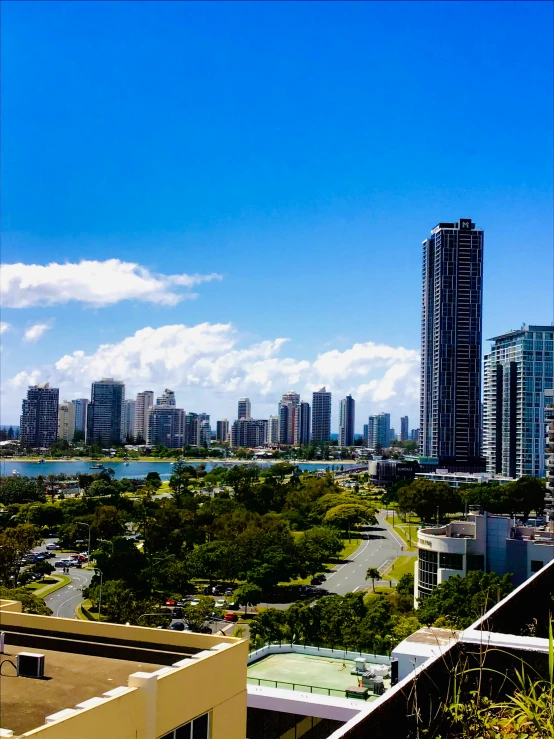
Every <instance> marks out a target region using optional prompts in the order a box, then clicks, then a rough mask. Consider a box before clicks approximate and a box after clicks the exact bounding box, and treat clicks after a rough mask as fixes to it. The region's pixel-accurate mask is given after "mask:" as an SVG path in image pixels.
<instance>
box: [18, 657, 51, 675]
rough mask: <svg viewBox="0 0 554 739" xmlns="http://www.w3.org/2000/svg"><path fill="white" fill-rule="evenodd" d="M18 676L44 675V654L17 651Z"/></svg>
mask: <svg viewBox="0 0 554 739" xmlns="http://www.w3.org/2000/svg"><path fill="white" fill-rule="evenodd" d="M17 675H18V677H34V678H41V677H44V654H36V653H35V652H19V654H18V655H17Z"/></svg>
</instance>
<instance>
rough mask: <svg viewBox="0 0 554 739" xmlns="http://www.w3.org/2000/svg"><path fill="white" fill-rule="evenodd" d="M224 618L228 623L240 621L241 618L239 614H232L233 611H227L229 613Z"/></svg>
mask: <svg viewBox="0 0 554 739" xmlns="http://www.w3.org/2000/svg"><path fill="white" fill-rule="evenodd" d="M223 618H224V619H225V620H226V621H238V620H239V617H238V616H237V614H236V613H232V612H231V611H227V613H226V614H225V616H223Z"/></svg>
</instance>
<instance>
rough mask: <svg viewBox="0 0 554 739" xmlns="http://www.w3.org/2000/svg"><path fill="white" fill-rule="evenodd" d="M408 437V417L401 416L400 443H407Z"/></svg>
mask: <svg viewBox="0 0 554 739" xmlns="http://www.w3.org/2000/svg"><path fill="white" fill-rule="evenodd" d="M409 438H410V436H409V421H408V416H402V418H401V419H400V441H408V440H409Z"/></svg>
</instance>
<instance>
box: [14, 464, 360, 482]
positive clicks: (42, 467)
mask: <svg viewBox="0 0 554 739" xmlns="http://www.w3.org/2000/svg"><path fill="white" fill-rule="evenodd" d="M93 464H95V463H94V462H91V461H76V462H49V461H46V462H43V463H41V464H39V463H38V462H15V461H13V460H11V459H3V460H2V465H1V469H2V475H5V476H11V475H12V474H13V472H14V471H15V472H17V473H19V474H20V475H21V477H37V475H44V476H47V475H60V474H61V473H62V472H63V473H65V474H66V475H67V476H68V477H71V478H74V477H75V476H76V475H85V474H94V473H95V472H99V471H100V470H97V469H96V470H94V469H91V467H92V465H93ZM187 464H190V465H192V466H193V467H196V466H198V465H199V464H205V465H206V471H207V472H209V471H210V470H211V469H213V468H214V467H220V466H221V464H222V463H221V462H213V463H212V462H205V463H202V462H194V461H190V462H189V461H187ZM232 464H244V462H239V461H237V462H228V463H227V465H232ZM256 464H257V466H258V467H269V466H270V465H271V464H273V463H272V462H257V463H256ZM351 464H352V463H349V464H348V463H347V464H343V463H341V462H338V463H336V464H332V465H329V464H326V465H322V463H321V462H301V463H298V467H300V469H301V470H304V471H307V470H317V469H320V468H325V469H328V470H331V471H333V470H341V469H348V468H349V467H350V466H351ZM103 465H104V467H105V468H107V467H111V468H112V469H113V470H114V472H115V479H116V480H121V479H122V478H123V477H133V478H136V479H141V478H143V477H146V475H147V474H148V473H149V472H152V471H154V470H155V471H156V472H159V473H160V477H161V478H162V480H168V479H169V478H170V476H171V471H172V462H156V461H152V462H129V463H128V464H125V463H124V462H120V461H115V460H111V461H109V462H103Z"/></svg>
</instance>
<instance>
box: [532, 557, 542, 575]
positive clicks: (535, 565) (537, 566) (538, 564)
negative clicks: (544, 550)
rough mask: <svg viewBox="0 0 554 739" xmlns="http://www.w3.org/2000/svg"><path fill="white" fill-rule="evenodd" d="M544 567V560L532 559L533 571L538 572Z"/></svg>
mask: <svg viewBox="0 0 554 739" xmlns="http://www.w3.org/2000/svg"><path fill="white" fill-rule="evenodd" d="M543 567H544V562H542V561H541V560H540V559H532V560H531V572H538V571H539V570H542V568H543Z"/></svg>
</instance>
